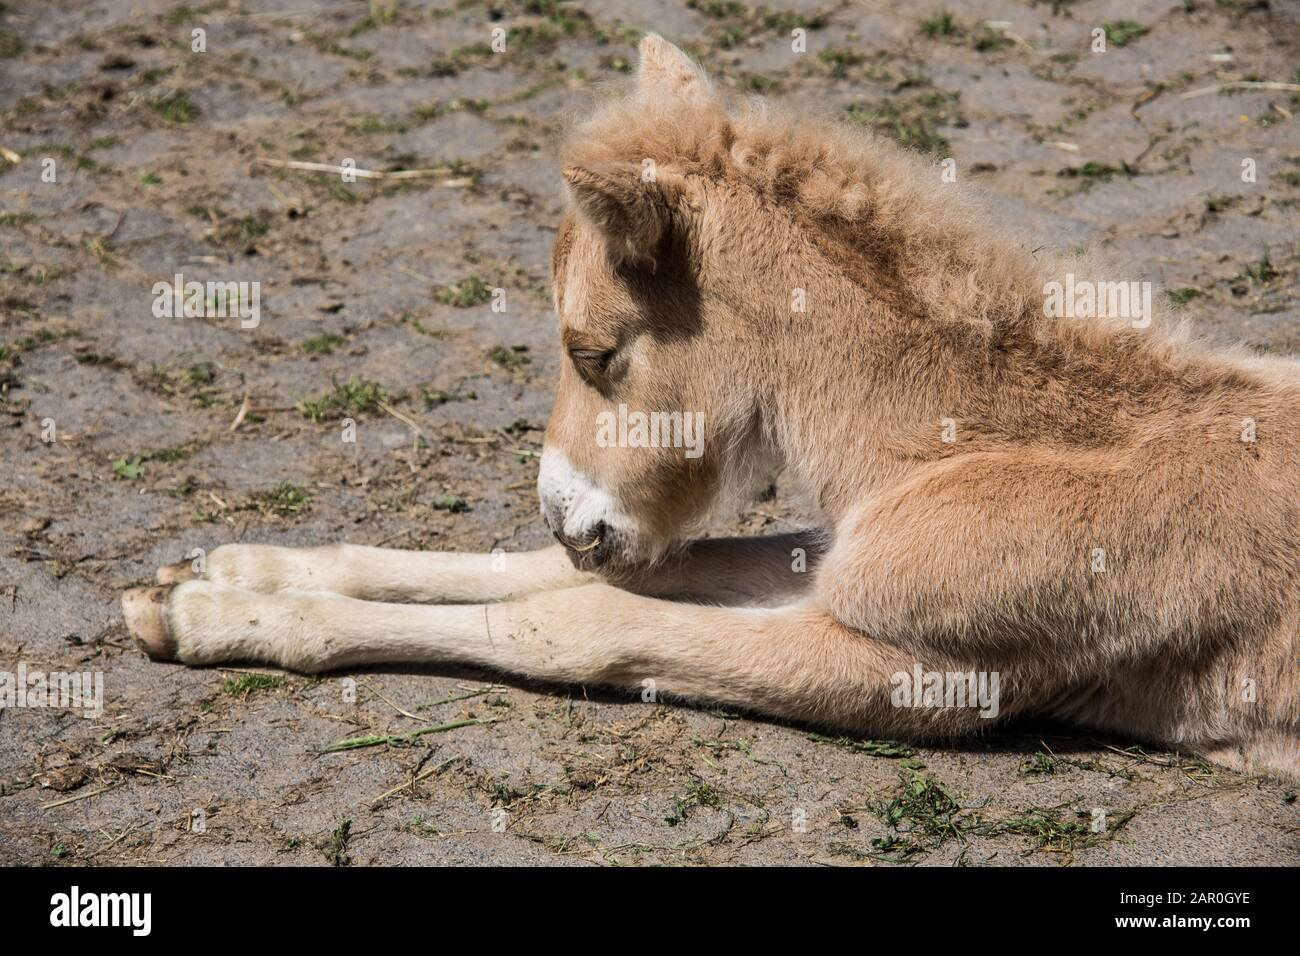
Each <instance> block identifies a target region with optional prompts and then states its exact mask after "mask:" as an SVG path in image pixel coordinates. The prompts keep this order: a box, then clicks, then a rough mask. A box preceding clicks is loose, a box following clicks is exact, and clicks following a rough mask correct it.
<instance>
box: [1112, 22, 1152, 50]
mask: <svg viewBox="0 0 1300 956" xmlns="http://www.w3.org/2000/svg"><path fill="white" fill-rule="evenodd" d="M1101 28H1102V29H1103V30H1105V31H1106V42H1107V43H1113V44H1115V45H1116V46H1124V45H1125V44H1127V43H1128V42H1129V41H1130V40H1136V39H1137V38H1138V37H1140V36H1144V35H1146V33H1147V32H1148V30H1149V28H1148V27H1144V26H1143V25H1142V24H1140V23H1135V22H1133V21H1132V20H1116V21H1115V22H1114V23H1103V24H1102V25H1101Z"/></svg>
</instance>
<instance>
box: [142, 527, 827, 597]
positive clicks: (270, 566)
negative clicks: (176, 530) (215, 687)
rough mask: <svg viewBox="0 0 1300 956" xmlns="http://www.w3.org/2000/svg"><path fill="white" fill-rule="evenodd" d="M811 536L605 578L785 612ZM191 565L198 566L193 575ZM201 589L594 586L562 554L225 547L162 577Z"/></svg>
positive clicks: (702, 545) (435, 592)
mask: <svg viewBox="0 0 1300 956" xmlns="http://www.w3.org/2000/svg"><path fill="white" fill-rule="evenodd" d="M821 550H822V548H821V545H820V542H819V538H818V536H817V535H816V534H815V533H812V532H805V533H799V534H784V535H773V536H770V537H757V538H713V539H707V540H701V541H693V542H691V543H690V544H688V545H686V546H685V547H684V548H682V549H681V550H680V551H677V552H675V553H674V554H673V555H672V556H671V557H669V558H668V559H666V560H665V561H663V562H662V563H660V564H658V565H655V566H654V567H652V568H648V569H643V570H637V571H627V572H625V573H622V574H618V575H612V576H610V577H609V580H611V581H612V582H613V583H615V584H618V585H619V586H620V587H624V588H627V589H628V590H632V591H636V592H637V593H641V594H650V595H655V596H658V597H671V598H676V599H679V600H693V601H706V602H709V603H716V604H773V603H777V604H779V603H784V602H786V601H789V600H791V599H792V598H794V597H795V596H797V595H799V594H801V593H802V592H804V591H805V590H807V588H808V582H809V581H810V580H811V578H812V573H811V572H812V570H813V568H814V566H815V564H816V562H817V560H818V558H819V556H820V554H821ZM196 565H197V566H196ZM195 579H200V580H205V581H211V582H213V583H216V584H226V585H230V586H232V587H237V588H242V589H244V590H249V591H260V592H262V593H265V594H278V593H280V592H282V591H328V592H331V593H333V594H343V595H347V596H348V597H355V598H361V599H363V600H367V601H388V602H393V603H416V604H470V603H487V602H494V601H506V600H509V599H511V598H517V597H524V596H526V595H529V594H537V593H539V592H542V591H554V590H557V589H560V588H571V587H577V586H579V585H582V584H593V583H596V582H598V581H600V580H602V577H601V576H600V575H598V574H596V573H595V572H593V571H589V570H582V569H580V568H579V567H575V565H574V562H573V561H572V560H570V558H569V556H568V554H567V553H566V552H565V550H564V548H562V547H560V546H559V545H555V546H553V547H550V548H543V549H541V550H539V551H494V552H492V553H491V554H465V553H449V552H437V551H402V550H396V549H392V548H372V547H367V546H365V545H354V544H337V545H329V546H326V547H319V548H281V547H275V546H272V545H262V544H227V545H222V546H221V547H219V548H216V549H215V550H213V551H212V553H211V554H209V555H207V556H206V557H205V558H204V559H203V560H202V561H201V562H181V563H179V564H173V565H167V566H166V567H163V568H160V569H159V570H158V583H159V584H177V583H180V582H182V581H189V580H195Z"/></svg>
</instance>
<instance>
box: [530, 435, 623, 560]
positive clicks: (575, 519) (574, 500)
mask: <svg viewBox="0 0 1300 956" xmlns="http://www.w3.org/2000/svg"><path fill="white" fill-rule="evenodd" d="M537 493H538V497H540V498H541V500H542V517H543V518H545V519H546V522H547V524H549V525H550V526H551V529H552V530H558V531H560V532H561V533H562V534H563V535H564V536H565V537H566V538H569V539H571V540H574V541H581V540H583V539H585V538H587V537H589V536H590V535H591V532H592V530H593V529H594V528H595V527H596V525H598V524H600V523H601V522H604V523H605V525H606V526H608V527H609V528H610V529H612V530H617V531H620V532H623V533H625V534H626V533H629V532H632V531H633V530H634V526H633V522H632V519H631V518H629V517H628V516H627V514H626V513H625V512H624V511H623V510H622V509H621V508H620V507H619V506H618V502H617V501H615V500H614V498H613V497H612V496H611V495H609V494H608V493H606V492H605V491H604V489H602V488H600V487H598V486H597V485H596V483H595V482H594V481H592V480H591V478H589V477H588V476H587V475H585V474H583V473H582V472H581V471H579V470H578V469H577V468H574V467H573V465H572V464H571V463H570V461H569V459H568V458H566V457H565V456H564V453H563V452H561V451H558V450H557V449H555V448H544V449H543V450H542V466H541V470H540V471H539V472H538V473H537Z"/></svg>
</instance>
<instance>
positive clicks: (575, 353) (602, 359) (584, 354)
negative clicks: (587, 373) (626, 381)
mask: <svg viewBox="0 0 1300 956" xmlns="http://www.w3.org/2000/svg"><path fill="white" fill-rule="evenodd" d="M569 355H570V356H571V357H572V359H573V360H574V361H575V362H577V363H578V364H579V365H582V366H583V367H585V368H588V369H592V370H595V371H599V372H603V371H605V369H606V368H608V367H609V363H610V361H611V360H612V359H613V358H614V350H613V349H569Z"/></svg>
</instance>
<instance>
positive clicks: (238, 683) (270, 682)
mask: <svg viewBox="0 0 1300 956" xmlns="http://www.w3.org/2000/svg"><path fill="white" fill-rule="evenodd" d="M285 680H286V678H284V677H282V676H281V675H279V674H240V675H239V676H238V677H227V678H226V681H225V683H224V684H222V685H221V692H222V693H223V694H229V695H230V696H231V697H247V696H248V695H249V694H255V693H257V692H258V691H263V690H274V689H275V688H277V687H281V686H283V685H284V683H285Z"/></svg>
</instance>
